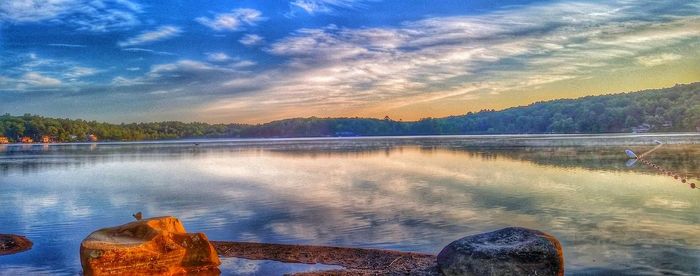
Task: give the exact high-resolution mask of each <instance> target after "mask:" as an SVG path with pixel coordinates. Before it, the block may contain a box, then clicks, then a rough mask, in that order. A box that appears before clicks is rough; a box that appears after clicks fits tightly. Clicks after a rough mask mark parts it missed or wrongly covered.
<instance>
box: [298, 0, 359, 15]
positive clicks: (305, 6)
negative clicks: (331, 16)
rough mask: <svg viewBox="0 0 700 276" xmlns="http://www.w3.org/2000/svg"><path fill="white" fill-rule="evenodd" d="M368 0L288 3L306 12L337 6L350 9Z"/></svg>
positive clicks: (326, 11) (320, 0)
mask: <svg viewBox="0 0 700 276" xmlns="http://www.w3.org/2000/svg"><path fill="white" fill-rule="evenodd" d="M366 2H370V1H368V0H294V1H292V2H290V3H289V5H290V6H291V7H292V13H294V8H297V9H301V10H303V11H305V12H306V13H308V14H317V13H330V12H333V11H334V10H335V9H337V8H343V9H352V8H356V7H364V6H365V3H366Z"/></svg>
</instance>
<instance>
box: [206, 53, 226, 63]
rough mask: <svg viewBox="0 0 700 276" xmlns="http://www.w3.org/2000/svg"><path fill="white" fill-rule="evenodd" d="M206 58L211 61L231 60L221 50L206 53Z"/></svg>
mask: <svg viewBox="0 0 700 276" xmlns="http://www.w3.org/2000/svg"><path fill="white" fill-rule="evenodd" d="M207 60H209V61H212V62H225V61H229V60H231V57H230V56H228V55H227V54H226V53H222V52H218V53H207Z"/></svg>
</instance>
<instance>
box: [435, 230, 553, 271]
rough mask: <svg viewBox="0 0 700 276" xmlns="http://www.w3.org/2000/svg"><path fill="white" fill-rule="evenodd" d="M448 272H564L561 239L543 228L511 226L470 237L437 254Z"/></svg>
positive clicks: (440, 262) (438, 259) (451, 244)
mask: <svg viewBox="0 0 700 276" xmlns="http://www.w3.org/2000/svg"><path fill="white" fill-rule="evenodd" d="M437 262H438V268H439V269H440V271H441V272H442V273H444V274H445V275H563V274H564V257H563V254H562V248H561V244H560V243H559V241H558V240H557V239H556V238H555V237H554V236H552V235H549V234H546V233H544V232H541V231H537V230H532V229H527V228H520V227H509V228H504V229H501V230H497V231H493V232H488V233H483V234H477V235H472V236H467V237H464V238H462V239H459V240H456V241H454V242H452V243H450V244H449V245H448V246H446V247H445V248H444V249H443V250H442V251H441V252H440V254H438V257H437Z"/></svg>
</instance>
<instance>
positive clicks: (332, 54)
mask: <svg viewBox="0 0 700 276" xmlns="http://www.w3.org/2000/svg"><path fill="white" fill-rule="evenodd" d="M0 53H1V55H0V113H11V114H15V115H20V114H25V113H32V114H39V115H44V116H51V117H61V118H82V119H87V120H98V121H107V122H114V123H119V122H141V121H143V122H147V121H165V120H179V121H186V122H191V121H203V122H211V123H231V122H238V123H263V122H268V121H272V120H278V119H283V118H292V117H311V116H316V117H356V116H357V117H376V118H383V117H384V116H389V117H391V118H392V119H395V120H399V119H401V120H404V121H409V120H417V119H420V118H425V117H444V116H449V115H460V114H465V113H467V112H469V111H478V110H481V109H503V108H508V107H512V106H519V105H527V104H530V103H533V102H536V101H542V100H549V99H559V98H575V97H581V96H586V95H599V94H608V93H616V92H626V91H636V90H642V89H648V88H660V87H668V86H673V85H675V84H677V83H690V82H696V81H700V1H693V0H668V1H657V0H653V1H652V0H615V1H613V0H610V1H571V0H563V1H527V0H508V1H491V0H464V1H456V0H444V1H429V0H414V1H404V0H397V1H380V0H291V1H272V0H270V1H245V0H240V1H235V0H214V1H212V0H208V1H203V0H202V1H199V0H190V1H184V0H181V1H180V0H172V1H143V0H142V1H139V0H3V1H0Z"/></svg>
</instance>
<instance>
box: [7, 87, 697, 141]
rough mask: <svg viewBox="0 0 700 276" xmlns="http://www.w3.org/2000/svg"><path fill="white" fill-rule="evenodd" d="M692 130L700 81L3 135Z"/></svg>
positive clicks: (53, 122)
mask: <svg viewBox="0 0 700 276" xmlns="http://www.w3.org/2000/svg"><path fill="white" fill-rule="evenodd" d="M633 129H636V130H638V131H651V132H688V131H698V129H700V83H693V84H686V85H676V86H674V87H671V88H664V89H656V90H646V91H640V92H630V93H622V94H612V95H603V96H588V97H583V98H579V99H567V100H553V101H545V102H537V103H534V104H531V105H528V106H521V107H513V108H508V109H505V110H500V111H494V110H482V111H480V112H475V113H472V112H469V113H467V114H465V115H460V116H450V117H445V118H424V119H421V120H418V121H414V122H400V121H394V120H392V119H390V118H388V117H387V118H384V119H369V118H316V117H311V118H294V119H285V120H280V121H273V122H269V123H265V124H258V125H247V124H207V123H182V122H157V123H130V124H110V123H100V122H95V121H84V120H71V119H55V118H46V117H42V116H36V115H30V114H25V115H23V116H12V115H10V114H5V115H3V116H0V135H4V136H5V137H7V138H8V139H9V140H10V141H12V142H17V141H19V139H20V138H21V137H31V138H32V139H34V140H39V139H40V138H41V137H42V136H48V137H51V140H53V141H56V142H74V141H84V140H85V139H86V137H87V136H88V135H91V134H93V135H96V136H97V137H98V138H99V139H100V140H103V141H104V140H107V141H135V140H162V139H184V138H271V137H329V136H382V135H386V136H391V135H446V134H521V133H522V134H526V133H531V134H534V133H614V132H631V131H633Z"/></svg>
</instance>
